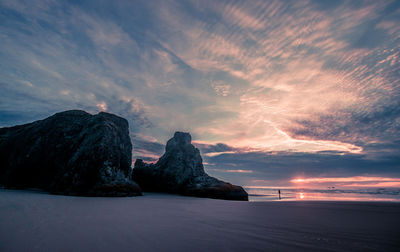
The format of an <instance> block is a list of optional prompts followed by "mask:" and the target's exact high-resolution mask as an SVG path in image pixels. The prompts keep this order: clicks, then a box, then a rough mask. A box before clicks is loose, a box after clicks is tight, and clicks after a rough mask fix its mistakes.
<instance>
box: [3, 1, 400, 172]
mask: <svg viewBox="0 0 400 252" xmlns="http://www.w3.org/2000/svg"><path fill="white" fill-rule="evenodd" d="M0 8H1V9H2V11H1V13H0V39H1V41H2V43H1V45H0V55H1V57H0V63H1V66H2V67H1V68H0V75H1V76H2V81H1V83H0V92H1V93H2V94H6V95H3V97H2V99H1V100H0V119H1V122H0V123H1V125H2V126H7V125H8V126H9V125H13V124H16V123H24V122H29V121H31V120H35V119H41V118H44V117H45V116H48V115H51V114H52V113H55V112H58V111H62V110H66V109H77V108H78V109H84V110H87V111H89V112H92V113H95V112H98V111H100V110H107V111H108V112H112V113H116V114H118V115H121V116H123V117H126V118H127V119H128V121H129V123H130V129H131V132H132V140H133V142H134V146H135V144H136V146H135V150H134V155H135V157H144V158H148V160H154V159H155V158H156V157H157V156H159V154H160V152H162V151H160V150H162V149H163V148H161V147H162V146H163V145H162V144H160V143H165V142H166V140H167V139H169V138H170V137H171V136H172V134H173V132H174V131H177V130H183V131H189V132H191V133H192V136H193V139H195V143H196V145H198V147H199V148H200V149H201V151H202V154H203V155H204V158H205V160H206V163H209V164H215V165H216V166H219V165H221V167H214V168H215V169H222V170H224V171H227V170H250V169H251V170H252V171H253V173H248V174H246V173H242V174H240V173H239V172H236V173H233V172H232V173H229V172H220V173H221V175H222V176H234V175H235V174H236V176H238V177H243V178H245V177H249V178H250V177H254V178H255V177H257V176H261V177H264V176H265V177H268V176H271V178H273V179H275V178H280V175H279V174H286V173H287V174H293V175H295V174H296V172H295V170H294V169H295V168H293V169H289V168H288V167H297V168H296V169H298V170H301V169H304V171H305V172H306V173H307V174H310V175H313V174H314V175H315V174H320V173H324V172H325V170H323V171H321V170H320V169H317V167H318V165H319V166H321V165H325V164H328V165H327V167H329V168H327V169H332V170H333V171H337V169H339V168H338V167H339V166H340V165H342V166H343V167H345V168H344V169H345V171H346V172H348V173H351V169H353V170H354V171H357V172H361V173H365V172H383V173H385V172H389V171H390V170H391V171H396V169H397V168H396V167H395V166H394V163H393V162H395V160H396V159H394V158H393V156H392V155H393V153H396V151H398V150H399V141H400V139H398V136H400V126H399V125H400V113H399V109H398V108H399V103H398V101H399V99H400V97H399V94H400V82H399V80H400V78H399V77H400V70H399V69H400V68H399V67H398V66H399V63H400V62H399V60H400V54H399V52H400V47H399V44H400V43H399V40H400V28H399V27H400V25H399V19H398V13H399V4H398V3H397V2H358V1H357V2H353V1H335V2H334V3H331V2H329V3H328V2H326V1H323V2H321V1H293V2H282V1H270V2H265V1H252V2H251V4H248V3H247V2H231V1H218V2H215V1H207V0H206V1H202V2H201V4H200V3H199V2H196V1H185V2H179V1H156V2H129V1H117V2H108V1H101V4H93V3H92V2H84V3H78V2H73V3H72V2H64V1H56V0H54V1H19V0H15V1H1V3H0ZM136 136H140V137H136ZM149 136H151V140H149V138H148V137H149ZM135 141H137V143H135ZM268 153H280V154H279V155H275V154H274V155H272V154H268ZM282 153H286V154H282ZM327 153H330V155H327ZM328 157H329V158H328ZM278 158H282V159H283V160H285V161H282V163H281V161H279V160H278ZM229 159H231V160H230V161H229ZM293 160H301V161H299V162H295V161H293ZM311 160H319V161H318V162H316V163H314V162H313V161H311ZM335 160H339V161H337V162H338V163H337V164H335V165H334V162H335ZM366 160H368V162H370V163H368V162H367V161H366ZM378 160H379V162H382V166H383V167H387V169H386V168H384V169H383V170H380V168H378V167H381V165H379V164H378V163H377V162H378ZM388 160H389V161H388ZM214 161H215V162H214ZM270 161H271V162H272V164H271V163H269V162H270ZM303 161H304V162H305V164H307V165H304V166H303V165H300V164H302V163H301V162H303ZM234 164H236V165H237V166H234ZM339 164H340V165H339ZM351 165H354V166H356V167H355V168H351ZM210 166H211V165H210ZM253 166H254V167H256V168H254V169H253ZM262 167H270V168H271V171H270V172H268V173H265V174H264V170H263V169H262ZM278 167H279V169H278ZM373 167H375V168H373ZM389 167H391V168H389ZM385 169H386V170H385ZM214 172H215V173H218V171H217V170H216V171H214Z"/></svg>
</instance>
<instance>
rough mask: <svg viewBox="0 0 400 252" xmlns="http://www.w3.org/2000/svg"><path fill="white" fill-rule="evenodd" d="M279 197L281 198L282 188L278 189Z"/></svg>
mask: <svg viewBox="0 0 400 252" xmlns="http://www.w3.org/2000/svg"><path fill="white" fill-rule="evenodd" d="M278 195H279V199H281V190H278Z"/></svg>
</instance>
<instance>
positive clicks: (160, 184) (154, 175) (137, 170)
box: [132, 132, 248, 201]
mask: <svg viewBox="0 0 400 252" xmlns="http://www.w3.org/2000/svg"><path fill="white" fill-rule="evenodd" d="M191 140H192V137H191V136H190V134H189V133H184V132H175V134H174V137H173V138H171V139H170V140H168V142H167V145H166V148H165V153H164V155H163V156H162V157H161V158H160V159H159V160H158V162H157V163H156V164H146V163H144V162H143V161H142V160H141V159H137V160H136V162H135V166H134V169H133V173H132V175H133V180H135V181H136V182H137V183H138V184H139V186H140V187H141V188H142V190H143V191H157V192H168V193H179V194H182V195H188V196H196V197H205V198H215V199H226V200H242V201H247V200H248V195H247V193H246V191H245V190H244V189H243V188H242V187H240V186H236V185H232V184H230V183H227V182H224V181H221V180H218V179H216V178H214V177H211V176H209V175H208V174H207V173H206V172H205V171H204V166H203V161H202V158H201V156H200V151H199V150H198V149H197V148H196V147H194V146H193V145H192V144H191Z"/></svg>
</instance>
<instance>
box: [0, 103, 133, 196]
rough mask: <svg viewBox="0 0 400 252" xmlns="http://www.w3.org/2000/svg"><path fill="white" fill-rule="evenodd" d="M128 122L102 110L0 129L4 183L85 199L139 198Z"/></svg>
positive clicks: (0, 170)
mask: <svg viewBox="0 0 400 252" xmlns="http://www.w3.org/2000/svg"><path fill="white" fill-rule="evenodd" d="M131 155H132V144H131V140H130V137H129V129H128V122H127V121H126V120H125V119H123V118H121V117H118V116H116V115H113V114H109V113H104V112H101V113H99V114H97V115H91V114H88V113H86V112H84V111H80V110H71V111H66V112H62V113H57V114H55V115H53V116H51V117H49V118H46V119H44V120H40V121H35V122H33V123H29V124H24V125H19V126H15V127H9V128H0V185H3V186H5V187H6V188H41V189H44V190H47V191H49V192H52V193H57V194H66V195H86V196H131V195H141V191H140V188H139V186H138V185H137V184H136V183H135V182H133V181H132V179H131V162H132V156H131Z"/></svg>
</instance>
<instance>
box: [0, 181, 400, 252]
mask: <svg viewBox="0 0 400 252" xmlns="http://www.w3.org/2000/svg"><path fill="white" fill-rule="evenodd" d="M0 251H400V204H396V203H356V202H351V203H349V202H233V201H223V200H212V199H200V198H191V197H181V196H174V195H164V194H147V195H146V196H143V197H132V198H86V197H67V196H56V195H49V194H45V193H39V192H32V191H14V190H3V189H2V190H0Z"/></svg>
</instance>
